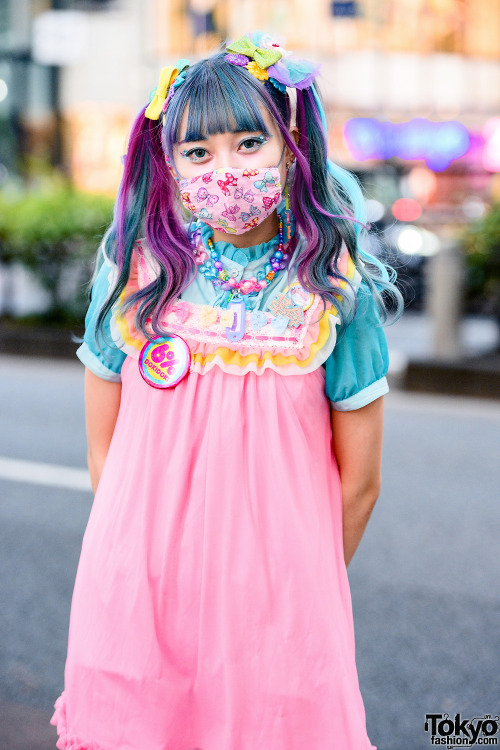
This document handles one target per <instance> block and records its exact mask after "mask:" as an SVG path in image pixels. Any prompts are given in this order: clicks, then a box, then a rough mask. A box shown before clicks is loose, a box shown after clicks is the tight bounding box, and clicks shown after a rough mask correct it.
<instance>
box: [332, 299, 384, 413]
mask: <svg viewBox="0 0 500 750" xmlns="http://www.w3.org/2000/svg"><path fill="white" fill-rule="evenodd" d="M357 298H358V309H357V312H356V315H355V317H354V320H353V321H352V323H351V324H350V325H348V326H347V327H346V329H345V331H344V332H343V333H342V334H340V335H339V338H338V340H337V343H336V345H335V348H334V350H333V352H332V353H331V355H330V356H329V357H328V359H327V360H326V362H325V369H326V380H325V392H326V395H327V397H328V398H329V400H330V402H331V405H332V407H333V408H334V409H335V410H337V411H353V410H354V409H360V408H361V407H363V406H366V405H367V404H369V403H370V402H371V401H374V400H375V399H377V398H379V397H380V396H383V395H384V394H386V393H387V392H388V391H389V386H388V384H387V378H386V375H387V370H388V369H389V353H388V349H387V341H386V337H385V333H384V329H383V327H382V323H381V321H380V317H379V314H378V310H377V305H376V303H375V300H374V299H373V296H372V295H371V293H370V291H369V290H368V288H367V287H366V286H365V285H364V284H361V285H360V286H359V289H358V293H357Z"/></svg>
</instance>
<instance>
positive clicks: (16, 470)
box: [0, 456, 92, 491]
mask: <svg viewBox="0 0 500 750" xmlns="http://www.w3.org/2000/svg"><path fill="white" fill-rule="evenodd" d="M0 479H8V480H10V481H11V482H28V483H29V484H42V485H45V486H47V487H63V488H64V489H67V490H80V491H82V490H84V491H86V490H91V489H92V487H91V484H90V476H89V473H88V471H87V470H86V469H74V468H72V467H70V466H56V465H55V464H45V463H39V462H37V461H22V460H20V459H18V458H5V457H2V456H0Z"/></svg>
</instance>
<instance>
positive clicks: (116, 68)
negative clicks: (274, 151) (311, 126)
mask: <svg viewBox="0 0 500 750" xmlns="http://www.w3.org/2000/svg"><path fill="white" fill-rule="evenodd" d="M254 28H261V29H266V30H269V31H270V32H271V33H274V34H276V35H277V36H278V38H285V39H286V44H287V46H288V47H289V48H290V49H293V50H294V51H296V52H297V53H298V54H303V55H304V56H307V57H311V58H313V59H317V60H319V61H321V62H322V65H323V67H322V75H321V77H320V85H321V88H322V91H323V94H324V98H325V103H326V106H327V109H328V114H329V120H330V126H331V142H330V150H331V155H332V157H333V158H334V159H335V160H336V161H338V162H339V163H341V164H343V165H344V166H347V167H348V168H350V169H354V170H356V171H357V172H359V174H360V175H364V176H365V185H366V189H367V192H368V194H369V195H370V196H371V197H372V198H373V200H374V201H375V202H378V203H380V204H383V205H384V206H392V205H393V204H394V203H395V201H396V200H398V199H403V200H410V201H412V200H413V201H416V202H417V203H418V205H419V206H420V210H423V211H432V210H434V211H435V212H439V211H441V212H443V215H446V216H447V217H448V218H449V215H450V212H449V207H450V206H455V207H456V206H458V207H459V210H460V211H461V212H462V213H461V215H462V216H463V217H464V218H467V216H469V217H471V216H473V215H474V213H476V214H477V213H478V212H480V211H481V210H482V208H481V205H482V204H483V203H484V202H488V201H489V200H491V198H492V197H495V196H496V195H499V194H500V189H499V186H498V180H497V170H498V171H500V120H498V119H496V118H498V117H499V115H500V2H498V0H359V1H358V2H336V1H335V0H309V2H307V3H305V2H304V0H273V2H272V3H270V2H268V1H267V0H237V1H236V0H52V2H50V0H0V99H1V101H0V161H1V162H2V164H3V165H4V167H3V171H2V174H4V175H5V170H6V169H8V170H10V169H15V165H16V160H17V159H18V156H19V155H21V156H23V157H24V158H26V156H29V158H33V157H35V158H40V159H43V158H49V159H50V160H52V161H54V162H62V163H63V164H65V165H66V167H67V169H68V170H69V172H70V173H71V175H72V176H73V179H74V180H75V182H76V184H78V185H80V186H82V187H84V188H86V189H89V190H106V191H110V192H113V191H114V190H115V189H116V186H117V184H118V180H119V176H120V172H121V164H120V156H121V154H122V153H123V152H124V150H125V138H126V133H127V130H128V128H129V126H130V122H131V118H132V117H133V115H134V113H135V112H136V111H137V110H138V109H139V108H140V107H141V106H142V105H144V104H145V103H146V102H147V97H148V92H149V91H150V90H151V89H152V88H154V86H155V84H156V81H157V75H158V70H159V68H160V67H161V66H162V65H164V64H168V63H173V62H175V60H176V59H177V58H178V57H181V56H182V57H189V58H190V59H191V60H195V59H196V58H197V57H198V56H201V55H203V54H205V53H207V52H209V51H211V50H213V49H215V48H216V47H217V45H218V44H219V42H220V41H222V40H224V39H226V38H235V37H237V36H239V35H241V34H242V33H244V32H245V31H248V30H251V29H254ZM0 169H2V168H1V167H0ZM0 178H1V175H0ZM432 207H434V209H433V208H432ZM398 210H399V211H400V217H398V218H402V220H404V217H405V211H406V217H407V218H408V216H413V214H414V213H415V211H416V210H418V208H417V207H416V206H415V205H414V204H411V203H410V204H404V203H403V204H401V203H400V204H399V208H398ZM408 211H409V213H408ZM412 211H413V213H412Z"/></svg>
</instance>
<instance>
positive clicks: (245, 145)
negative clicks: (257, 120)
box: [240, 135, 269, 151]
mask: <svg viewBox="0 0 500 750" xmlns="http://www.w3.org/2000/svg"><path fill="white" fill-rule="evenodd" d="M268 140H269V136H267V135H257V136H252V137H251V138H245V140H244V141H242V142H241V143H240V148H241V150H242V151H258V150H259V148H260V147H261V146H263V145H264V143H267V141H268Z"/></svg>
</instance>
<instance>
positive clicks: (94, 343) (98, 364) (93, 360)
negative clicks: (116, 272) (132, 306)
mask: <svg viewBox="0 0 500 750" xmlns="http://www.w3.org/2000/svg"><path fill="white" fill-rule="evenodd" d="M112 271H113V267H112V266H111V265H110V264H109V263H108V262H107V261H106V260H105V261H104V263H103V264H102V266H101V268H100V270H99V273H98V275H97V278H96V280H95V281H94V285H93V287H92V291H91V295H90V305H89V308H88V310H87V314H86V316H85V334H84V337H83V344H82V345H81V346H80V347H79V348H78V349H77V352H76V356H77V357H78V359H79V360H80V361H81V362H83V364H84V365H85V367H88V368H89V370H91V371H92V372H93V373H94V374H95V375H97V376H98V377H99V378H102V379H103V380H109V381H111V382H114V383H119V382H121V375H120V373H121V368H122V365H123V362H124V360H125V358H126V356H127V355H126V354H125V353H124V352H122V350H121V349H119V348H118V347H116V346H114V345H113V341H112V338H111V329H110V321H111V312H109V313H108V314H107V316H106V318H105V320H104V326H103V331H104V336H103V335H102V334H99V336H98V340H96V324H97V316H98V315H99V311H100V309H101V307H102V306H103V304H104V302H105V300H106V298H107V296H108V293H109V289H110V278H111V277H112Z"/></svg>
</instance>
